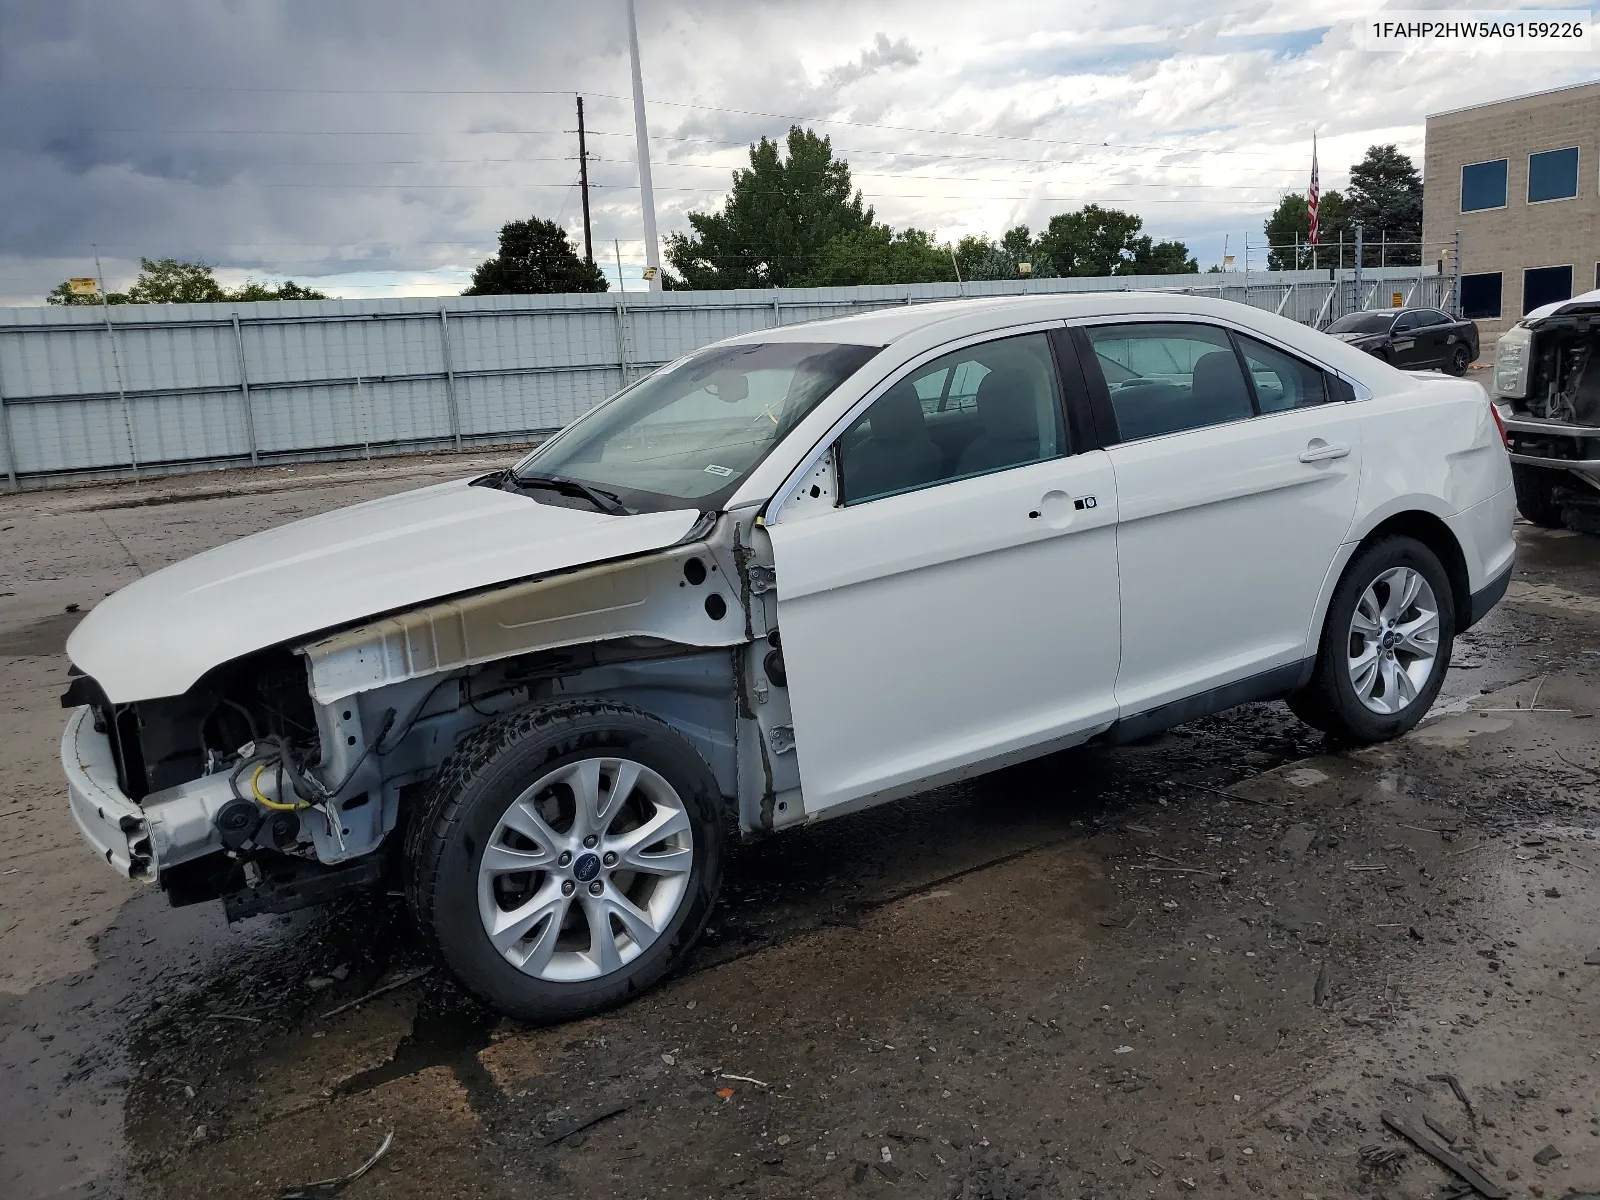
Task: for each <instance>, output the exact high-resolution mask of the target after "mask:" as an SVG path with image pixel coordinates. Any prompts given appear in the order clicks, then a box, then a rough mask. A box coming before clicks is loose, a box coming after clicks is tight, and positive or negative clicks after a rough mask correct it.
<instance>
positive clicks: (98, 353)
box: [0, 267, 1451, 489]
mask: <svg viewBox="0 0 1600 1200" xmlns="http://www.w3.org/2000/svg"><path fill="white" fill-rule="evenodd" d="M1330 274H1336V273H1331V272H1327V271H1315V272H1313V271H1299V272H1273V273H1270V274H1267V273H1262V274H1257V275H1255V276H1242V275H1238V274H1228V275H1225V276H1222V275H1167V276H1141V277H1137V278H1134V277H1112V278H1106V279H1036V280H1016V281H1005V282H983V283H968V284H965V285H960V284H954V283H947V284H913V285H909V286H884V287H858V288H806V289H784V290H775V291H728V292H664V293H643V292H630V293H625V294H618V293H615V292H612V293H602V294H599V295H568V296H485V297H450V298H448V299H442V300H441V299H394V300H321V301H278V302H271V303H259V304H171V305H129V306H119V307H114V308H111V309H109V310H106V309H100V308H87V307H82V308H79V307H73V308H12V309H0V467H3V469H4V472H5V477H6V480H7V483H8V485H9V486H10V487H11V488H13V489H15V488H21V487H38V486H48V485H50V484H52V483H59V482H62V481H64V480H68V479H72V478H84V479H95V478H113V477H124V476H132V475H142V474H167V473H173V472H179V471H191V470H204V469H210V468H217V467H227V466H247V465H253V464H259V463H275V462H295V461H310V460H316V459H331V458H358V457H361V456H363V455H367V456H372V455H379V454H395V453H407V452H416V451H423V450H439V449H451V448H454V449H461V448H464V447H482V446H492V445H512V444H518V443H526V442H529V441H533V440H536V439H538V438H539V437H541V436H543V435H544V434H547V433H549V432H551V431H552V430H555V429H559V428H560V427H561V426H563V425H565V424H566V423H567V422H569V421H571V420H572V419H573V418H575V417H577V416H578V415H580V414H581V413H583V412H585V411H587V410H588V409H589V408H591V407H593V406H594V405H595V404H596V403H598V402H599V401H600V400H602V399H604V398H605V397H606V396H608V395H610V394H611V393H613V392H615V391H616V390H617V389H618V388H620V387H622V386H623V384H624V383H626V382H628V381H630V380H632V379H633V378H636V377H637V376H638V375H639V374H640V373H643V372H648V371H650V370H653V369H654V368H655V367H657V366H660V365H661V364H662V363H666V362H670V361H672V360H673V359H674V358H676V357H678V356H679V355H681V354H684V353H686V352H687V351H689V350H693V349H695V348H696V347H698V346H703V345H706V344H707V343H709V342H714V341H717V340H718V339H720V338H725V337H730V336H732V335H734V334H738V333H745V332H748V331H751V330H756V329H763V328H771V327H772V326H775V325H790V324H794V323H797V322H801V321H811V320H816V319H818V318H821V317H832V316H841V315H844V314H847V313H853V312H862V311H866V310H869V309H875V308H884V307H887V306H891V305H901V304H917V303H926V302H929V301H934V300H949V299H955V298H958V297H963V296H967V297H971V296H995V295H1017V294H1043V293H1058V292H1085V291H1117V290H1127V289H1130V288H1138V289H1141V290H1150V289H1159V290H1163V291H1177V292H1184V293H1192V294H1196V295H1210V296H1218V297H1220V298H1222V299H1225V300H1233V301H1237V302H1239V303H1243V304H1249V305H1253V306H1254V307H1256V308H1264V309H1268V310H1271V311H1274V312H1278V313H1281V314H1283V315H1284V316H1286V317H1291V318H1293V319H1294V320H1296V321H1300V322H1302V323H1304V324H1313V325H1318V326H1321V325H1325V324H1327V323H1328V321H1330V320H1333V319H1334V318H1336V317H1338V316H1340V315H1342V314H1343V313H1345V312H1349V311H1352V310H1354V309H1357V308H1387V307H1390V306H1391V304H1392V303H1393V301H1394V297H1395V296H1397V295H1398V296H1400V297H1401V301H1400V302H1401V303H1403V304H1406V305H1413V304H1419V305H1433V306H1440V307H1446V306H1448V304H1449V301H1450V296H1451V280H1450V279H1449V278H1448V277H1445V276H1440V275H1430V274H1426V273H1423V272H1419V270H1418V268H1415V267H1411V268H1389V269H1387V270H1382V271H1373V270H1369V271H1367V272H1366V273H1365V275H1364V279H1363V282H1362V284H1361V285H1360V287H1359V290H1358V288H1357V284H1356V282H1355V280H1354V277H1353V272H1344V273H1342V275H1343V278H1341V279H1338V280H1333V279H1330V277H1329V276H1330Z"/></svg>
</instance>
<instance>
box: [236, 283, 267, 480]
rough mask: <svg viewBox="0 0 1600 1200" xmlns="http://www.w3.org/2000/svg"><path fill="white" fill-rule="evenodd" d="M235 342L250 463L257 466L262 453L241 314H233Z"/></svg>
mask: <svg viewBox="0 0 1600 1200" xmlns="http://www.w3.org/2000/svg"><path fill="white" fill-rule="evenodd" d="M233 344H234V345H235V346H236V347H237V348H238V351H239V395H240V397H241V398H242V399H243V400H244V436H245V438H246V439H247V440H248V441H249V443H250V465H251V466H252V467H254V466H257V465H259V464H260V462H261V455H260V452H259V450H258V448H257V446H256V415H255V412H254V406H253V405H252V404H251V403H250V373H249V372H248V371H247V370H246V369H245V365H244V331H243V330H242V329H241V328H240V327H239V314H238V313H234V314H233Z"/></svg>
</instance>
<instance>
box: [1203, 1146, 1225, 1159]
mask: <svg viewBox="0 0 1600 1200" xmlns="http://www.w3.org/2000/svg"><path fill="white" fill-rule="evenodd" d="M1227 1156H1228V1152H1227V1151H1226V1150H1224V1149H1223V1148H1222V1147H1221V1146H1207V1147H1206V1161H1207V1162H1217V1161H1218V1160H1219V1159H1223V1158H1226V1157H1227Z"/></svg>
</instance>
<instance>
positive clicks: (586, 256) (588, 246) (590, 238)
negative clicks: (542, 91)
mask: <svg viewBox="0 0 1600 1200" xmlns="http://www.w3.org/2000/svg"><path fill="white" fill-rule="evenodd" d="M578 187H579V188H580V189H581V190H582V192H583V261H584V262H586V263H588V264H589V265H590V266H591V267H592V266H594V234H593V233H592V232H591V230H590V228H589V147H588V146H587V145H586V144H585V143H584V140H583V97H582V96H579V97H578Z"/></svg>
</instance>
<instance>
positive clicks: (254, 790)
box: [62, 292, 1513, 1020]
mask: <svg viewBox="0 0 1600 1200" xmlns="http://www.w3.org/2000/svg"><path fill="white" fill-rule="evenodd" d="M1496 421H1497V418H1496V414H1495V412H1494V409H1493V408H1492V406H1491V405H1490V404H1489V403H1488V402H1487V399H1486V397H1485V395H1484V393H1483V390H1482V389H1481V388H1480V387H1478V385H1476V384H1474V383H1467V382H1463V381H1460V380H1454V379H1446V378H1444V377H1442V376H1417V375H1407V374H1404V373H1402V372H1400V371H1397V370H1395V369H1394V368H1392V367H1390V366H1388V365H1386V364H1385V363H1382V362H1380V361H1378V360H1377V359H1375V358H1373V357H1372V356H1370V355H1367V354H1363V353H1362V352H1360V351H1359V350H1356V349H1353V348H1351V347H1349V346H1345V345H1343V344H1341V343H1340V342H1338V341H1336V340H1334V339H1332V338H1329V337H1326V336H1324V335H1322V334H1320V333H1316V332H1314V331H1312V330H1308V329H1306V328H1304V327H1302V326H1299V325H1296V324H1294V323H1292V322H1290V321H1287V320H1284V319H1281V318H1279V317H1276V316H1273V315H1272V314H1269V313H1265V312H1261V311H1258V310H1255V309H1251V308H1246V307H1242V306H1238V305H1232V304H1225V303H1221V302H1216V301H1209V300H1204V299H1196V298H1188V297H1177V296H1162V295H1154V294H1149V295H1146V294H1140V293H1136V292H1130V293H1122V294H1117V295H1078V296H1059V295H1058V296H1039V297H1017V298H1007V299H995V300H987V301H965V302H956V303H945V304H929V305H922V306H907V307H897V308H892V309H885V310H882V311H879V312H875V313H869V314H864V315H860V316H854V317H849V318H842V319H838V320H831V321H823V322H817V323H813V324H809V325H800V326H792V327H786V328H780V329H768V330H761V331H757V332H753V333H750V334H746V335H743V336H740V337H736V338H733V339H731V340H728V341H725V342H721V343H718V344H716V345H713V346H710V347H708V348H706V349H703V350H699V351H696V352H694V353H692V354H690V355H688V356H687V357H685V358H683V359H680V360H679V361H677V362H675V363H673V364H671V365H669V366H667V367H664V368H662V369H661V370H659V371H657V372H655V373H654V374H652V375H650V376H649V377H648V378H645V379H643V380H641V381H639V382H638V383H636V384H634V385H633V386H631V387H629V388H627V389H625V390H624V391H622V392H620V393H618V394H617V395H616V396H614V397H613V398H612V399H610V400H609V401H607V402H606V403H604V404H602V405H601V406H599V407H598V408H596V409H594V410H593V411H591V412H590V413H589V414H587V415H586V416H584V417H582V418H580V419H579V420H578V421H576V422H575V423H574V424H572V425H571V426H569V427H568V428H567V429H565V430H564V431H563V432H561V433H560V434H558V435H556V436H555V437H553V438H552V439H551V440H550V441H548V442H546V443H545V444H544V445H543V446H541V447H540V448H539V449H538V450H536V451H534V452H533V453H532V454H530V455H528V456H527V457H526V458H525V459H523V460H522V461H521V462H520V463H518V464H517V465H516V466H514V467H512V468H510V469H508V470H504V471H499V472H495V473H493V474H490V475H485V476H483V477H481V478H477V479H473V480H470V481H469V480H462V481H460V482H456V483H448V484H444V485H440V486H437V487H428V488H423V489H421V490H418V491H412V492H408V493H404V494H401V495H396V496H391V497H388V498H385V499H379V500H374V501H371V502H369V503H365V504H360V505H357V506H355V507H353V508H347V509H343V510H340V511H335V512H330V513H327V514H325V515H322V516H319V517H314V518H311V519H309V520H302V521H298V522H296V523H294V524H291V525H287V526H284V527H281V528H278V529H273V530H270V531H268V532H265V533H261V534H257V535H255V536H252V537H247V538H243V539H241V540H239V541H236V542H233V543H232V544H229V545H225V546H222V547H219V548H217V549H214V550H211V551H208V552H206V553H204V554H201V555H199V556H197V557H195V558H193V559H190V560H188V561H186V562H182V563H179V564H177V565H175V566H172V567H169V568H167V569H166V570H163V571H160V572H158V573H156V574H154V575H151V576H149V577H148V578H145V579H142V580H140V581H138V582H137V583H134V584H132V585H131V586H129V587H127V588H125V589H123V590H122V591H120V592H118V593H116V594H115V595H113V596H111V597H110V598H108V599H107V600H105V601H104V602H103V603H102V604H100V605H99V606H98V607H97V608H96V609H95V610H94V611H93V612H92V613H90V614H89V616H88V617H87V618H86V619H85V620H84V621H83V623H82V624H81V625H80V626H79V627H78V629H77V630H76V631H75V632H74V633H73V635H72V637H71V639H70V641H69V643H68V653H69V655H70V657H71V659H72V662H73V671H74V676H75V677H74V679H73V682H72V683H71V686H70V689H69V690H68V692H67V694H66V695H65V696H64V697H63V700H62V703H63V705H64V706H65V707H67V708H69V709H72V710H73V712H72V716H71V718H70V720H69V723H68V725H67V729H66V733H65V736H64V739H63V742H62V760H63V766H64V768H65V771H66V775H67V780H68V785H69V786H68V791H69V796H70V802H71V806H72V811H73V814H74V816H75V817H76V819H77V822H78V824H79V826H80V827H81V829H82V831H83V833H84V836H85V837H86V838H87V839H88V841H89V842H90V843H91V845H92V846H93V847H94V848H95V850H96V851H97V852H98V853H99V854H100V855H101V856H102V857H104V859H105V860H106V862H107V863H108V864H110V866H112V867H113V868H115V869H116V870H118V871H120V872H123V873H125V874H126V875H127V876H129V877H131V878H133V879H136V880H152V881H155V882H158V883H159V885H160V886H161V887H162V888H164V889H165V890H166V892H167V893H168V895H169V896H170V898H171V901H172V902H173V903H174V904H186V903H193V902H198V901H203V900H212V899H221V900H222V902H223V903H224V904H225V905H226V907H227V911H228V913H229V915H230V916H231V917H243V916H248V915H250V914H252V913H260V912H274V911H283V910H286V909H290V908H294V907H298V906H301V905H304V904H308V903H312V902H316V901H321V900H325V899H328V898H330V897H334V896H338V895H341V894H343V893H346V892H349V891H351V890H352V889H364V888H373V887H378V886H395V885H397V884H398V885H399V886H402V887H403V888H404V890H405V894H406V895H407V897H408V902H409V905H410V907H411V910H412V912H413V913H414V915H415V918H416V920H417V923H418V925H419V926H420V928H421V930H422V931H423V934H424V936H425V937H426V938H427V940H428V941H429V942H430V943H431V945H432V946H433V948H434V949H435V951H436V952H437V953H438V955H439V956H440V957H441V958H442V959H443V960H444V962H445V963H447V964H448V966H449V967H450V968H451V969H452V970H453V971H454V972H455V974H456V975H457V977H458V978H459V979H460V980H461V981H462V982H463V983H464V984H465V985H466V986H467V987H468V988H470V989H471V990H472V991H473V992H475V993H476V994H477V995H479V996H480V997H482V998H483V999H484V1000H486V1001H487V1002H489V1003H490V1004H492V1005H494V1006H495V1007H497V1008H498V1009H500V1010H501V1011H503V1012H506V1013H508V1014H511V1015H514V1016H517V1017H522V1018H526V1019H532V1020H558V1019H562V1018H567V1017H571V1016H575V1015H579V1014H582V1013H587V1012H592V1011H595V1010H597V1009H599V1008H601V1007H604V1006H606V1005H608V1004H612V1003H615V1002H617V1001H620V1000H622V999H624V998H626V997H627V996H629V995H631V994H633V993H634V992H636V991H638V990H639V989H641V988H644V987H646V986H649V985H650V984H651V983H652V982H654V981H655V980H657V979H659V978H660V977H661V976H662V975H663V974H664V973H665V972H667V971H669V970H670V969H671V968H672V967H673V966H674V965H675V964H677V963H679V962H681V961H682V959H683V957H684V955H685V953H686V952H687V950H688V948H689V947H690V945H691V944H692V943H693V942H694V939H695V938H696V936H697V935H698V934H699V932H700V930H701V929H702V928H703V927H704V925H705V923H706V920H707V917H708V915H709V913H710V911H711V906H712V904H713V901H714V898H715V896H716V893H717V888H718V882H719V878H720V875H721V872H722V868H723V858H724V849H725V845H726V840H727V837H728V836H729V834H730V833H731V832H732V831H734V830H737V831H738V833H739V834H742V835H744V836H747V837H754V836H757V835H762V834H767V833H771V832H774V831H778V830H783V829H786V828H791V827H795V826H799V825H803V824H805V823H807V822H810V821H815V820H818V819H822V818H827V817H832V816H836V815H838V814H841V813H845V812H849V811H851V810H853V809H858V808H861V807H864V806H866V805H869V804H877V803H882V802H884V801H887V800H892V799H895V798H897V797H902V796H906V795H908V794H910V793H912V792H915V791H918V790H920V789H923V788H926V787H928V786H930V785H932V784H936V783H939V782H944V781H948V780H952V779H957V778H962V777H965V776H969V775H974V774H977V773H979V772H981V771H987V770H991V769H993V768H996V767H999V766H1003V765H1005V764H1008V763H1014V762H1017V761H1020V760H1023V759H1027V758H1030V757H1035V756H1039V755H1043V754H1046V753H1048V752H1050V751H1053V750H1057V749H1061V748H1064V747H1067V746H1072V745H1076V744H1080V743H1084V742H1088V741H1091V740H1099V741H1101V742H1106V743H1115V742H1119V741H1126V740H1129V739H1134V738H1141V737H1146V736H1149V735H1151V734H1153V733H1156V732H1159V731H1160V730H1162V729H1164V728H1166V727H1168V726H1171V725H1174V724H1177V723H1179V722H1182V721H1187V720H1191V719H1194V718H1196V717H1200V716H1203V715H1205V714H1207V713H1211V712H1215V711H1218V710H1221V709H1224V708H1227V707H1230V706H1232V705H1236V704H1240V703H1244V702H1246V701H1252V700H1260V699H1269V698H1277V697H1286V698H1288V700H1289V702H1290V704H1291V706H1292V707H1293V708H1294V710H1295V711H1296V712H1297V713H1299V714H1300V715H1301V716H1302V717H1304V718H1305V719H1306V720H1308V721H1311V722H1312V723H1314V724H1316V725H1318V726H1320V727H1321V728H1323V729H1326V730H1329V731H1330V732H1333V733H1335V734H1337V735H1339V736H1341V737H1344V738H1347V739H1352V740H1355V741H1363V742H1365V741H1376V740H1380V739H1384V738H1390V737H1394V736H1397V735H1398V734H1400V733H1403V732H1404V731H1405V730H1407V729H1409V728H1410V727H1411V726H1412V725H1413V724H1414V723H1415V722H1416V721H1417V720H1418V719H1419V718H1420V717H1421V716H1422V715H1423V713H1425V712H1426V711H1427V709H1428V706H1429V705H1430V704H1431V703H1432V701H1433V698H1434V696H1435V695H1436V694H1437V693H1438V689H1439V687H1440V684H1441V682H1442V679H1443V676H1444V672H1445V668H1446V665H1447V664H1448V662H1449V658H1450V646H1451V640H1452V638H1453V637H1454V636H1455V634H1457V633H1458V632H1460V631H1461V630H1463V629H1465V628H1467V627H1468V626H1470V625H1471V624H1472V623H1474V622H1475V621H1477V620H1478V619H1479V618H1481V617H1482V616H1483V615H1484V613H1485V612H1487V611H1488V609H1489V608H1490V607H1491V606H1492V605H1493V604H1494V603H1495V602H1496V601H1497V600H1498V599H1499V598H1500V596H1501V595H1502V594H1503V592H1504V591H1505V588H1506V584H1507V581H1508V579H1509V577H1510V573H1511V568H1512V557H1513V544H1512V539H1511V521H1512V515H1513V500H1512V489H1511V476H1510V470H1509V464H1508V461H1507V456H1506V450H1505V444H1504V440H1503V434H1502V431H1501V430H1500V429H1499V428H1498V426H1497V423H1496ZM1040 802H1041V803H1050V802H1051V801H1050V800H1049V798H1047V797H1041V798H1040Z"/></svg>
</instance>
